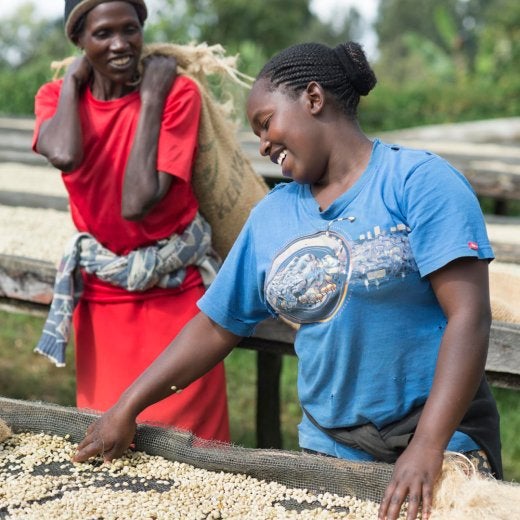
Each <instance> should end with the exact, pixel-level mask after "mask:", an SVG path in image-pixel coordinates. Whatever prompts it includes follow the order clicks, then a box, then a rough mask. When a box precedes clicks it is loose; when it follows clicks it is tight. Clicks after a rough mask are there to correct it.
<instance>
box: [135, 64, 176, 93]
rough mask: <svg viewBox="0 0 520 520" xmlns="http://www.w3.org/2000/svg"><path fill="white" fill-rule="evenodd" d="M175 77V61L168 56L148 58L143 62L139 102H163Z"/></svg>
mask: <svg viewBox="0 0 520 520" xmlns="http://www.w3.org/2000/svg"><path fill="white" fill-rule="evenodd" d="M176 77H177V60H176V59H175V58H174V57H169V56H149V57H148V58H146V59H145V60H144V61H143V79H142V81H141V86H140V89H139V90H140V93H141V100H142V101H143V103H146V102H147V101H149V100H153V101H157V100H160V101H163V100H164V99H165V98H166V96H167V95H168V93H169V92H170V90H171V88H172V85H173V82H174V81H175V78H176Z"/></svg>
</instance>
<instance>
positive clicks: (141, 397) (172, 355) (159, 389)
mask: <svg viewBox="0 0 520 520" xmlns="http://www.w3.org/2000/svg"><path fill="white" fill-rule="evenodd" d="M240 339H241V337H240V336H236V335H235V334H233V333H231V332H229V331H228V330H226V329H224V328H222V327H220V326H219V325H217V324H216V323H215V322H214V321H212V320H211V319H210V318H208V317H207V316H206V315H205V314H203V313H199V314H197V315H196V316H195V317H194V318H193V319H192V320H190V321H189V322H188V323H187V325H186V326H185V327H184V328H183V330H182V331H181V332H180V333H179V334H178V335H177V337H176V338H175V340H174V341H173V342H172V343H171V344H170V345H169V346H168V348H167V349H166V350H165V351H164V352H163V353H162V354H161V355H160V356H159V357H158V358H157V359H156V360H155V361H154V362H153V363H152V364H151V365H150V366H149V367H148V369H147V370H146V371H145V372H143V374H142V375H141V376H140V377H139V378H138V379H136V381H135V382H134V383H133V384H132V385H131V386H130V387H129V388H128V389H127V390H126V391H125V392H124V393H123V394H122V395H121V397H120V398H119V400H118V402H117V403H116V404H115V405H114V406H113V407H112V408H110V409H109V410H108V411H107V412H106V413H105V414H104V415H102V416H101V417H100V418H99V419H98V420H97V421H95V422H94V423H93V424H92V425H91V426H90V427H89V428H88V430H87V435H86V436H85V438H84V439H83V441H82V442H81V443H80V444H79V446H78V451H77V453H76V455H75V456H74V460H75V461H76V462H82V461H85V460H87V459H88V458H90V457H93V456H95V455H99V454H102V455H103V457H104V459H105V460H106V461H110V460H112V459H114V458H117V457H120V456H121V455H122V454H123V452H124V451H125V450H126V449H127V448H128V446H129V445H130V443H131V442H132V439H133V437H134V434H135V428H136V424H135V419H136V417H137V416H138V415H139V413H141V412H142V411H143V410H144V409H145V408H146V407H147V406H150V405H151V404H154V403H156V402H158V401H160V400H161V399H164V398H166V397H168V396H169V395H171V394H172V393H175V390H174V389H173V390H172V387H173V388H178V389H182V388H184V387H186V386H188V385H189V384H190V383H191V382H193V381H195V379H197V378H199V377H200V376H202V375H204V374H205V373H206V372H209V370H211V369H212V368H213V367H214V366H215V365H216V364H217V363H219V362H220V361H222V360H223V359H224V358H225V357H226V356H227V355H228V354H229V352H231V350H232V349H233V347H235V346H236V345H237V343H238V342H239V341H240Z"/></svg>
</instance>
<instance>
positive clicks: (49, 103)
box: [32, 80, 63, 151]
mask: <svg viewBox="0 0 520 520" xmlns="http://www.w3.org/2000/svg"><path fill="white" fill-rule="evenodd" d="M62 82H63V81H62V80H57V81H52V82H50V83H45V84H44V85H42V86H41V87H40V88H39V90H38V92H37V93H36V96H35V99H34V115H35V116H36V120H35V124H34V133H33V139H32V149H33V151H36V143H37V142H38V135H39V134H40V128H41V125H42V123H43V122H44V121H46V120H47V119H50V118H51V117H52V116H53V115H54V114H55V112H56V109H57V107H58V100H59V98H60V90H61V84H62Z"/></svg>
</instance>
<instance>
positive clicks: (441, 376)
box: [413, 315, 489, 450]
mask: <svg viewBox="0 0 520 520" xmlns="http://www.w3.org/2000/svg"><path fill="white" fill-rule="evenodd" d="M488 340H489V319H488V318H487V317H486V316H485V315H483V316H481V317H479V318H477V317H475V318H474V319H468V318H467V317H464V316H460V317H452V318H451V319H450V321H449V322H448V325H447V327H446V330H445V333H444V336H443V339H442V343H441V348H440V352H439V357H438V361H437V366H436V371H435V376H434V380H433V385H432V389H431V392H430V395H429V397H428V400H427V401H426V404H425V407H424V411H423V413H422V416H421V419H420V421H419V424H418V426H417V429H416V432H415V435H414V439H413V441H414V442H415V443H421V444H424V445H428V446H430V447H433V448H435V449H439V450H444V449H445V448H446V446H447V445H448V442H449V441H450V439H451V437H452V435H453V433H454V432H455V430H456V429H457V427H458V426H459V424H460V422H461V420H462V418H463V417H464V414H465V413H466V411H467V409H468V406H469V404H470V403H471V401H472V399H473V398H474V396H475V393H476V391H477V388H478V385H479V383H480V381H481V379H482V375H483V373H484V369H485V363H486V355H487V348H488Z"/></svg>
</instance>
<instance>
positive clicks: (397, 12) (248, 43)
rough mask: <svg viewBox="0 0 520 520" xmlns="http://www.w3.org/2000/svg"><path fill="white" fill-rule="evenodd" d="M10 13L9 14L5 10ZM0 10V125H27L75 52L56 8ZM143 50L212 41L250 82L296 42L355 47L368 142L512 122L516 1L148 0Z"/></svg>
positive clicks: (519, 9) (518, 102)
mask: <svg viewBox="0 0 520 520" xmlns="http://www.w3.org/2000/svg"><path fill="white" fill-rule="evenodd" d="M14 4H16V5H14ZM14 4H13V3H8V2H2V7H0V115H2V116H13V115H20V116H26V115H31V114H32V112H33V99H34V94H35V92H36V90H37V88H38V87H39V86H40V85H41V84H42V83H43V82H44V81H46V80H48V79H50V77H51V73H50V69H49V64H50V62H51V61H52V60H58V59H61V58H65V57H67V56H69V55H70V54H72V53H73V52H75V49H74V48H73V47H72V46H70V44H68V42H67V40H66V39H65V36H64V33H63V21H62V11H63V1H62V0H46V2H45V3H43V2H39V3H38V6H37V4H36V2H30V1H28V2H21V3H20V2H16V3H14ZM148 4H149V6H150V18H149V20H148V22H147V25H146V40H147V41H148V42H154V41H160V42H176V43H189V42H192V41H197V42H203V41H205V42H207V43H208V44H214V43H220V44H222V45H223V46H224V47H225V48H226V50H227V51H228V53H229V54H236V53H238V54H239V55H240V62H239V64H240V68H241V69H242V70H243V71H244V72H246V73H248V74H250V75H252V76H254V75H255V74H256V73H257V72H258V71H259V69H260V67H261V66H262V64H263V63H264V62H265V61H266V60H267V59H268V58H269V57H271V56H272V55H273V54H274V53H276V52H277V51H279V50H280V49H282V48H284V47H286V46H288V45H290V44H293V43H297V42H302V41H321V42H324V43H328V44H337V43H339V42H342V41H346V40H350V39H351V40H355V41H358V42H360V43H362V44H363V45H364V47H365V50H366V52H367V55H368V56H369V58H370V61H371V62H372V64H373V67H374V69H375V71H376V74H377V76H378V80H379V83H378V86H377V87H376V89H375V90H374V91H373V92H372V93H371V94H370V96H368V97H367V98H366V99H365V100H363V104H362V106H361V110H360V119H361V123H362V125H363V128H364V130H365V131H367V132H378V131H383V130H395V129H398V128H403V127H412V126H419V125H424V124H433V123H445V122H461V121H471V120H477V119H486V118H497V117H509V116H517V115H519V114H520V96H519V95H518V93H519V91H520V75H519V74H518V70H519V56H520V2H518V1H517V0H435V1H433V0H361V1H359V0H358V1H352V0H350V1H349V0H314V1H309V0H263V1H261V2H251V1H250V0H149V2H148Z"/></svg>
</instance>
